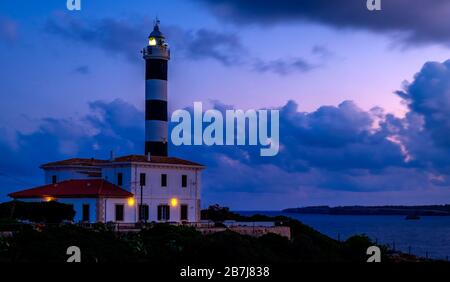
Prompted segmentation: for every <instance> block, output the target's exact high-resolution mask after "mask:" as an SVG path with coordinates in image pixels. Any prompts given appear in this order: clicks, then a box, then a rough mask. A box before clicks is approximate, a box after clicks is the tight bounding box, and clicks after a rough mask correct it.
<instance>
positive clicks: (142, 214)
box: [139, 204, 149, 221]
mask: <svg viewBox="0 0 450 282" xmlns="http://www.w3.org/2000/svg"><path fill="white" fill-rule="evenodd" d="M148 211H149V209H148V205H146V204H144V205H139V220H143V221H147V220H148V218H149V216H148V215H149V213H148Z"/></svg>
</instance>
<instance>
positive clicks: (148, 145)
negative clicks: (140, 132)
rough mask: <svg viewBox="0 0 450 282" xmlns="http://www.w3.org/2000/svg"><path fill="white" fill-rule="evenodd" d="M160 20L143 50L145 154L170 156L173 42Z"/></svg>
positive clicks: (157, 21)
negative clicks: (169, 42)
mask: <svg viewBox="0 0 450 282" xmlns="http://www.w3.org/2000/svg"><path fill="white" fill-rule="evenodd" d="M159 24H160V23H159V20H156V22H155V26H154V28H153V31H152V33H151V34H150V36H149V37H148V46H146V47H145V48H144V50H143V52H142V53H143V56H144V59H145V154H146V155H148V154H150V155H154V156H167V154H168V152H167V151H168V150H167V142H168V128H167V118H168V115H167V63H168V61H169V60H170V50H169V46H168V45H167V43H166V42H165V37H164V35H163V34H162V33H161V31H160V30H159Z"/></svg>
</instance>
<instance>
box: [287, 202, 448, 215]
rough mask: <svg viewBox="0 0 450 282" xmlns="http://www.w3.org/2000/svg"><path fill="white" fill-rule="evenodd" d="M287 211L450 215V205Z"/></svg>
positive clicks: (295, 210) (301, 208) (299, 211)
mask: <svg viewBox="0 0 450 282" xmlns="http://www.w3.org/2000/svg"><path fill="white" fill-rule="evenodd" d="M282 212H285V213H299V214H330V215H405V216H406V215H417V216H450V205H428V206H340V207H329V206H312V207H299V208H288V209H284V210H282Z"/></svg>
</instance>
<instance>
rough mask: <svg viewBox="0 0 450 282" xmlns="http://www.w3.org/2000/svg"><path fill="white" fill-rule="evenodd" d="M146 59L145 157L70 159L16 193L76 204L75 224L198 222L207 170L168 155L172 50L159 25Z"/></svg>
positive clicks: (48, 166)
mask: <svg viewBox="0 0 450 282" xmlns="http://www.w3.org/2000/svg"><path fill="white" fill-rule="evenodd" d="M142 54H143V58H144V59H145V63H146V67H145V69H146V70H145V85H146V86H145V102H146V103H145V105H146V106H145V154H144V155H130V156H123V157H118V158H111V159H110V160H97V159H68V160H63V161H58V162H53V163H48V164H44V165H42V166H41V168H42V169H44V171H45V185H44V186H40V187H36V188H32V189H28V190H23V191H19V192H16V193H12V194H10V195H9V196H10V197H12V198H14V199H18V200H24V201H53V200H54V201H59V202H62V203H67V204H70V205H72V206H73V208H74V210H75V212H76V215H75V221H83V222H110V221H112V222H126V223H134V222H139V221H147V222H152V221H155V222H161V221H162V222H167V221H170V222H182V221H189V222H197V221H199V220H200V190H201V188H200V187H201V181H200V179H201V177H200V174H201V171H202V170H203V168H204V167H203V166H202V165H200V164H197V163H194V162H191V161H187V160H182V159H178V158H173V157H169V156H168V146H167V145H168V144H167V141H168V126H167V121H168V114H167V86H168V85H167V68H168V61H169V60H170V50H169V47H168V45H167V43H166V42H165V37H164V35H163V34H162V33H161V31H160V29H159V21H157V22H156V23H155V26H154V29H153V32H152V33H151V34H150V36H149V38H148V45H147V46H146V47H145V48H144V50H143V51H142Z"/></svg>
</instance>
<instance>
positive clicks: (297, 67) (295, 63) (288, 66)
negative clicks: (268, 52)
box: [253, 59, 316, 75]
mask: <svg viewBox="0 0 450 282" xmlns="http://www.w3.org/2000/svg"><path fill="white" fill-rule="evenodd" d="M253 67H254V70H256V71H257V72H261V73H265V72H273V73H276V74H279V75H287V74H290V73H293V72H302V73H303V72H309V71H311V70H312V69H314V68H316V66H314V65H311V64H310V63H309V62H307V61H306V60H304V59H292V60H281V59H279V60H274V61H261V60H257V61H256V62H255V63H254V64H253Z"/></svg>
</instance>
